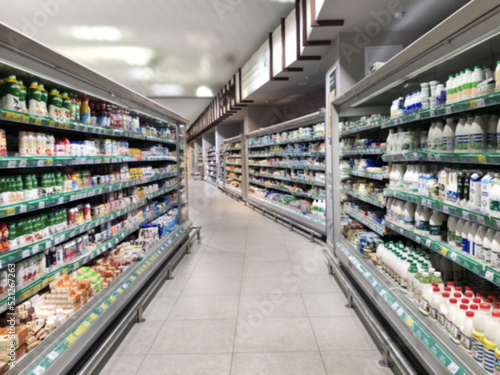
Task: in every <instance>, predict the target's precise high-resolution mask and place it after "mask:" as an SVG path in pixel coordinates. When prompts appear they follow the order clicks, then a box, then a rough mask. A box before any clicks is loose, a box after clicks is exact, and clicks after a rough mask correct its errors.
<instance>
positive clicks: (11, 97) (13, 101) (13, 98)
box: [2, 74, 21, 111]
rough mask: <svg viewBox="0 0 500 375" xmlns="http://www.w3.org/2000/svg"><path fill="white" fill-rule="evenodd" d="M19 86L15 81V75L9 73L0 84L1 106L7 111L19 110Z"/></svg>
mask: <svg viewBox="0 0 500 375" xmlns="http://www.w3.org/2000/svg"><path fill="white" fill-rule="evenodd" d="M20 90H21V87H20V86H19V82H17V79H16V76H15V75H14V74H11V75H9V76H8V77H7V79H6V80H5V81H4V83H3V85H2V91H3V108H5V109H8V110H9V111H20V110H21V107H20V104H19V92H20Z"/></svg>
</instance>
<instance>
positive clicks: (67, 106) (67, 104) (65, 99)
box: [61, 92, 72, 121]
mask: <svg viewBox="0 0 500 375" xmlns="http://www.w3.org/2000/svg"><path fill="white" fill-rule="evenodd" d="M61 99H62V106H61V120H65V121H70V120H71V111H72V103H71V99H70V97H69V95H68V93H67V92H63V93H62V95H61Z"/></svg>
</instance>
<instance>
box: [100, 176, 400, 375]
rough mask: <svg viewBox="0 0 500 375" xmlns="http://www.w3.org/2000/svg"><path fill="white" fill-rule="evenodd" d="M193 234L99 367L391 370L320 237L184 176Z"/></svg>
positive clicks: (189, 371)
mask: <svg viewBox="0 0 500 375" xmlns="http://www.w3.org/2000/svg"><path fill="white" fill-rule="evenodd" d="M189 199H190V202H191V209H190V215H191V218H192V220H193V222H194V223H196V224H199V225H202V226H203V228H202V239H201V241H200V243H198V244H195V245H194V246H193V249H192V254H189V255H187V256H186V257H185V258H184V259H183V261H182V263H181V265H180V266H179V267H178V268H177V269H176V272H175V279H174V280H172V281H168V282H167V283H166V284H165V285H164V286H163V288H162V289H161V291H160V292H159V293H158V295H157V296H156V297H155V298H154V300H153V301H152V302H151V304H150V305H149V306H148V308H147V310H146V312H145V318H146V322H145V323H142V324H136V325H135V326H134V328H133V329H132V330H131V332H130V333H129V334H128V336H127V338H126V339H125V340H124V341H123V343H122V344H121V346H120V347H119V348H118V350H117V351H116V353H115V354H114V356H113V357H112V358H111V359H110V361H109V362H108V364H107V366H106V368H105V369H104V370H103V371H102V372H101V373H102V374H107V375H108V374H122V375H125V374H145V375H155V374H162V375H195V374H196V375H224V374H227V375H229V374H231V375H254V374H255V375H257V374H259V375H280V374H286V375H304V374H307V375H326V374H328V375H332V374H335V375H342V374H353V373H356V374H371V375H372V374H389V373H391V372H390V371H388V370H385V369H383V368H381V367H380V366H379V365H378V360H379V359H380V355H379V352H378V350H377V348H376V347H375V345H374V344H373V342H372V341H371V338H370V337H369V335H368V333H367V332H366V331H365V329H364V327H363V326H362V324H361V322H360V321H359V320H358V318H357V317H356V315H355V313H354V312H353V311H351V310H349V309H346V308H345V307H344V305H345V302H346V301H345V297H344V295H343V294H342V292H341V290H340V288H339V286H338V285H337V284H336V282H335V281H334V280H333V278H332V277H331V276H329V275H328V274H327V268H326V263H325V260H324V257H323V255H322V253H321V250H322V247H321V246H320V245H315V244H311V243H310V242H309V241H308V240H307V239H305V238H304V237H302V236H300V235H299V234H296V233H293V232H290V231H289V230H288V229H286V228H285V227H284V226H282V225H279V224H276V223H274V222H272V221H271V220H270V219H268V218H264V217H263V216H262V215H260V214H258V213H256V212H254V211H252V210H251V209H250V208H248V207H245V205H244V204H243V203H240V202H236V201H235V200H233V199H231V198H229V197H227V196H226V195H225V194H223V193H221V192H220V191H219V190H218V189H217V188H215V187H213V186H212V185H210V184H208V183H206V182H203V181H196V182H195V181H191V191H190V197H189Z"/></svg>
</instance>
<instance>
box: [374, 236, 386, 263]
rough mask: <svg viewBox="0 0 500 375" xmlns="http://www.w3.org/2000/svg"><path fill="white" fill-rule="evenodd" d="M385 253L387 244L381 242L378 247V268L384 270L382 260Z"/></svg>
mask: <svg viewBox="0 0 500 375" xmlns="http://www.w3.org/2000/svg"><path fill="white" fill-rule="evenodd" d="M384 252H385V244H384V242H383V241H380V242H379V243H378V245H377V251H376V252H375V253H376V254H377V268H382V258H383V255H384Z"/></svg>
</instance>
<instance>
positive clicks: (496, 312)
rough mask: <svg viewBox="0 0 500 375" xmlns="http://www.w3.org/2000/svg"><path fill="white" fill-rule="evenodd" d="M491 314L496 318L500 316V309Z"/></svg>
mask: <svg viewBox="0 0 500 375" xmlns="http://www.w3.org/2000/svg"><path fill="white" fill-rule="evenodd" d="M491 315H492V316H493V317H495V318H500V311H499V310H493V312H492V313H491Z"/></svg>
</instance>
